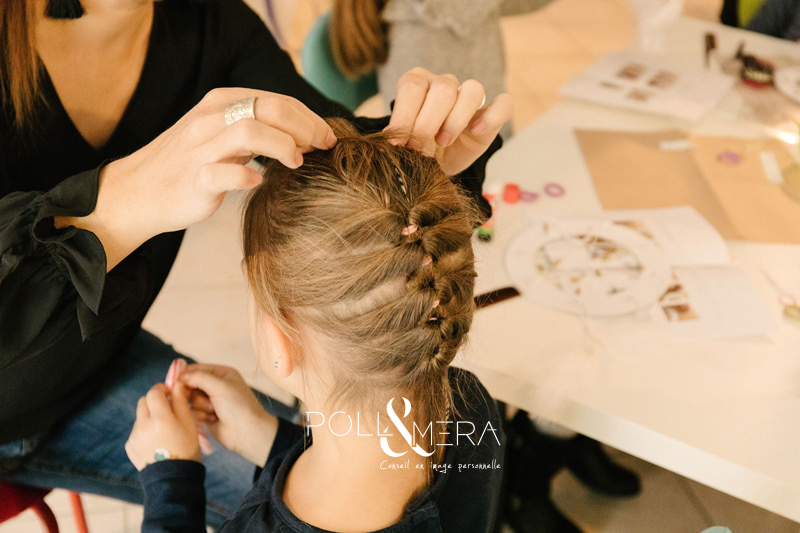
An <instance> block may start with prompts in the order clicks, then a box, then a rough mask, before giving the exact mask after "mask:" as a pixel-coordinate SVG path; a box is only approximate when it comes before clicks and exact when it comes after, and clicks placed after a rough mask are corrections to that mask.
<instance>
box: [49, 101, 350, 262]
mask: <svg viewBox="0 0 800 533" xmlns="http://www.w3.org/2000/svg"><path fill="white" fill-rule="evenodd" d="M252 96H255V97H257V99H256V101H255V106H254V111H255V119H249V118H244V119H241V120H238V121H236V122H234V123H233V124H231V125H226V123H225V109H226V107H227V106H228V104H230V103H231V102H233V101H236V100H240V99H244V98H249V97H252ZM335 143H336V137H335V136H334V134H333V131H332V130H331V128H330V127H329V126H328V125H327V123H326V122H325V121H324V120H323V119H322V118H321V117H319V116H318V115H316V114H315V113H313V112H312V111H311V110H309V109H308V108H307V107H306V106H305V105H303V104H302V103H300V102H299V101H298V100H296V99H294V98H291V97H289V96H283V95H280V94H275V93H270V92H265V91H258V90H254V89H239V88H226V89H214V90H213V91H211V92H209V93H208V94H207V95H206V96H205V97H204V98H203V100H202V101H201V102H200V103H199V104H197V105H196V106H195V107H194V108H193V109H192V110H191V111H189V112H188V113H187V114H186V115H184V116H183V117H182V118H181V119H180V120H179V121H178V122H177V123H175V125H173V126H172V127H171V128H170V129H168V130H167V131H165V132H164V133H162V134H161V135H159V136H158V137H157V138H156V139H154V140H153V141H152V142H151V143H150V144H148V145H146V146H145V147H143V148H141V149H140V150H138V151H136V152H134V153H133V154H131V155H130V156H128V157H125V158H123V159H119V160H117V161H114V162H112V163H110V164H108V165H106V166H105V167H104V168H103V170H102V171H101V174H100V187H99V191H98V197H97V205H96V207H95V209H94V211H93V212H92V213H91V214H89V215H88V216H86V217H56V221H55V222H56V226H57V227H66V226H69V225H73V226H76V227H79V228H83V229H86V230H89V231H91V232H93V233H94V234H95V235H96V236H97V237H98V238H99V239H100V242H101V243H102V244H103V247H104V249H105V252H106V269H107V270H111V269H112V268H113V267H114V266H115V265H116V264H117V263H119V262H120V261H121V260H122V259H124V258H125V257H126V256H127V255H128V254H130V253H131V252H133V250H135V249H136V248H138V247H139V246H140V245H141V244H142V243H144V242H145V241H147V240H148V239H150V238H152V237H154V236H155V235H158V234H160V233H165V232H168V231H175V230H181V229H184V228H186V227H188V226H190V225H192V224H195V223H197V222H200V221H203V220H205V219H207V218H208V217H210V216H211V215H212V214H214V212H215V211H216V210H217V209H218V208H219V206H220V205H221V204H222V200H223V198H224V197H225V193H226V192H228V191H231V190H234V189H250V188H252V187H255V186H256V185H258V184H259V183H261V175H260V174H259V173H258V172H256V171H255V170H252V169H250V168H247V167H246V166H245V165H246V164H247V163H248V162H249V161H250V160H251V159H252V158H253V157H254V156H257V155H263V156H267V157H270V158H273V159H277V160H279V161H281V162H282V163H283V164H284V165H286V166H288V167H291V168H296V167H298V166H300V165H301V164H302V162H303V156H302V154H303V153H305V152H309V151H311V150H314V149H328V148H331V147H332V146H333V145H334V144H335Z"/></svg>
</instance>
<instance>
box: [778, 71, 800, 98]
mask: <svg viewBox="0 0 800 533" xmlns="http://www.w3.org/2000/svg"><path fill="white" fill-rule="evenodd" d="M774 83H775V87H776V88H777V89H778V91H780V92H781V93H783V95H784V96H786V97H787V98H789V99H791V100H794V101H795V102H798V103H800V67H784V68H781V69H778V71H777V72H776V73H775V82H774Z"/></svg>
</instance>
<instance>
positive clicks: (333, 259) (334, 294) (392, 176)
mask: <svg viewBox="0 0 800 533" xmlns="http://www.w3.org/2000/svg"><path fill="white" fill-rule="evenodd" d="M330 124H331V126H332V127H333V129H334V132H335V133H336V135H337V138H338V139H339V140H338V142H337V144H336V146H335V147H334V148H333V149H332V150H330V151H315V152H311V153H309V154H306V155H305V163H304V165H303V166H302V167H300V168H299V169H295V170H291V169H287V168H286V167H283V166H282V165H280V164H279V163H275V162H270V163H269V164H268V165H267V167H266V169H265V180H264V183H263V184H262V185H261V186H259V187H258V188H257V189H255V190H254V191H253V192H252V193H251V195H250V197H249V199H248V202H247V206H246V209H245V213H244V235H243V237H244V255H245V262H246V265H247V273H248V278H249V282H250V285H251V289H252V293H253V295H254V298H255V301H256V304H257V305H258V307H259V309H260V310H261V311H262V312H264V313H266V314H267V315H268V316H270V317H272V318H273V320H274V321H275V322H276V324H277V325H278V327H280V328H281V329H282V330H283V331H284V332H285V333H286V334H287V335H290V336H291V335H294V336H295V338H296V339H299V338H300V337H301V336H302V335H300V333H301V332H305V333H310V334H311V335H313V336H314V337H315V338H316V339H317V340H318V341H319V345H320V346H323V347H324V348H325V350H326V352H328V353H329V354H331V356H332V357H334V358H335V359H336V361H337V366H338V369H339V371H338V372H337V373H336V375H335V376H331V378H332V379H333V380H335V381H334V383H335V390H336V391H338V394H337V399H338V401H340V402H352V403H353V404H355V405H361V406H364V405H370V406H375V407H376V408H377V407H379V406H381V403H380V402H385V398H386V395H387V393H391V392H396V391H400V392H402V393H404V394H407V395H410V396H411V397H412V398H413V400H412V404H413V406H414V417H415V420H417V421H419V423H420V427H423V428H424V427H425V426H427V425H428V423H429V422H433V423H434V424H435V423H436V422H437V421H440V420H446V418H445V417H446V416H447V415H448V411H449V409H451V406H452V392H451V390H450V386H449V380H448V377H447V369H448V367H449V365H450V364H451V362H452V361H453V358H454V357H455V355H456V352H457V351H458V349H459V347H460V346H461V344H462V342H463V341H464V338H465V336H466V334H467V332H468V331H469V328H470V324H471V322H472V314H473V310H474V309H473V303H472V295H473V287H474V280H475V275H476V274H475V270H474V264H473V263H474V258H473V253H472V246H471V234H472V230H473V227H474V224H475V222H476V220H477V218H478V215H477V210H476V208H475V207H474V206H473V204H472V203H471V201H470V200H469V199H468V198H467V197H466V196H465V195H464V194H463V193H462V192H461V190H460V189H459V187H458V186H456V185H455V184H454V183H453V182H452V181H451V179H450V178H449V177H448V176H446V175H445V174H444V173H443V172H442V171H441V169H440V168H439V166H438V164H437V162H436V161H435V160H434V159H433V158H430V157H426V156H424V155H422V154H420V153H419V152H416V151H412V150H409V149H406V148H402V147H397V146H394V145H392V144H391V143H390V142H389V140H390V136H389V135H388V134H385V133H382V134H373V135H360V134H358V133H357V132H356V131H355V130H354V129H353V127H352V126H351V125H350V124H349V123H347V122H345V121H342V120H330ZM305 356H307V354H300V357H305ZM390 397H391V396H390ZM382 405H385V403H383V404H382ZM434 427H435V426H434ZM433 433H434V434H435V435H436V438H437V439H438V438H440V437H439V436H438V434H439V430H438V429H435V430H434V431H433ZM434 443H435V444H438V443H440V442H436V441H434ZM420 444H421V445H423V446H426V445H429V444H430V443H429V442H427V443H424V444H423V443H420ZM426 447H427V446H426ZM435 449H436V450H437V451H438V450H441V449H443V448H441V447H436V448H435ZM438 458H439V457H438V456H436V455H435V456H434V460H436V459H438Z"/></svg>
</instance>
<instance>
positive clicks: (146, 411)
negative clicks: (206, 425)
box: [125, 383, 202, 470]
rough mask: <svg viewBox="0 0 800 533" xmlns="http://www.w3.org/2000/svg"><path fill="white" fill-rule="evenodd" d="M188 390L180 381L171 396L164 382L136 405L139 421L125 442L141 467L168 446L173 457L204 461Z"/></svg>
mask: <svg viewBox="0 0 800 533" xmlns="http://www.w3.org/2000/svg"><path fill="white" fill-rule="evenodd" d="M187 392H188V391H187V390H186V387H184V386H183V385H182V384H180V383H178V384H176V386H175V388H174V389H173V390H172V394H171V395H170V396H171V399H172V406H170V400H168V399H167V390H166V388H165V387H164V384H163V383H159V384H158V385H155V386H154V387H153V388H152V389H150V391H149V392H148V393H147V395H146V396H143V397H142V398H140V399H139V403H138V405H137V406H136V422H135V423H134V424H133V430H132V431H131V436H130V437H128V442H126V443H125V451H126V452H127V453H128V458H129V459H130V460H131V462H132V463H133V466H135V467H136V469H137V470H142V469H143V468H144V467H146V466H147V465H149V464H150V463H153V462H154V461H155V456H156V450H162V449H163V450H167V451H168V452H169V454H170V458H171V459H189V460H192V461H197V462H202V460H201V456H200V443H199V442H198V440H197V426H196V425H195V422H194V418H193V417H192V412H191V410H190V409H189V402H188V400H187Z"/></svg>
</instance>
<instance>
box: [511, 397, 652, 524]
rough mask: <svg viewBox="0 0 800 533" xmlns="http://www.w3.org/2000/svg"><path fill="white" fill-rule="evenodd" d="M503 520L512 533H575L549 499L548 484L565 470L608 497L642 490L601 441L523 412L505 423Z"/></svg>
mask: <svg viewBox="0 0 800 533" xmlns="http://www.w3.org/2000/svg"><path fill="white" fill-rule="evenodd" d="M505 429H506V436H507V439H508V448H507V456H506V473H507V475H508V477H509V479H508V481H507V483H508V485H507V494H506V498H505V501H506V507H505V510H504V511H505V517H504V518H505V521H506V522H507V523H508V524H509V525H510V526H511V528H512V529H513V530H514V531H515V533H534V532H536V533H576V532H579V531H580V529H578V528H577V527H576V526H575V525H574V524H572V523H571V522H570V521H569V520H568V519H567V518H566V517H565V516H563V515H562V514H561V513H560V512H559V511H558V509H557V508H556V507H555V505H554V504H553V502H552V501H551V499H550V483H551V481H552V479H553V477H554V476H555V475H556V474H557V473H558V472H559V471H560V470H561V469H562V468H568V469H569V470H570V471H571V472H572V473H573V474H574V475H575V477H576V478H577V479H579V480H580V481H581V482H582V483H583V484H585V485H586V486H588V487H589V488H591V489H593V490H596V491H598V492H600V493H603V494H605V495H608V496H617V497H628V496H634V495H636V494H638V493H639V491H640V483H639V478H638V476H637V475H636V474H635V473H634V472H631V471H630V470H627V469H625V468H623V467H621V466H619V465H617V464H616V463H614V462H613V461H612V460H611V459H610V458H609V457H608V456H607V455H606V453H605V451H604V450H603V448H602V446H601V445H600V443H599V442H597V441H595V440H593V439H590V438H589V437H586V436H585V435H580V434H578V433H575V432H574V431H571V430H569V429H567V428H565V427H563V426H561V425H559V424H555V423H553V422H550V421H548V420H545V419H541V418H535V419H533V420H531V417H529V415H528V413H527V412H525V411H517V413H516V414H515V415H514V416H513V417H512V418H511V419H510V420H508V421H507V424H506V428H505Z"/></svg>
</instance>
